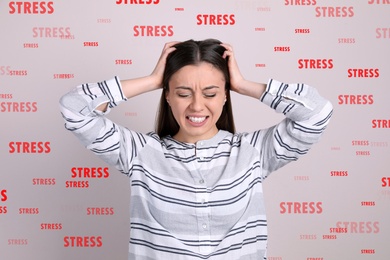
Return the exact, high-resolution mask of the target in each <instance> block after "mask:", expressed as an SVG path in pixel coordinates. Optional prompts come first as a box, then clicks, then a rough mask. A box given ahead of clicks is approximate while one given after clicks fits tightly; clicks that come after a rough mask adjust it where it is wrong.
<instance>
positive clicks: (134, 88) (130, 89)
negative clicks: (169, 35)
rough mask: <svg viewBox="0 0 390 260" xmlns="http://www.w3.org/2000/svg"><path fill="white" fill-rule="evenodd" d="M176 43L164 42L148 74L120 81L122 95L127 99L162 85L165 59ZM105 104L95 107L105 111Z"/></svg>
mask: <svg viewBox="0 0 390 260" xmlns="http://www.w3.org/2000/svg"><path fill="white" fill-rule="evenodd" d="M176 43H177V42H169V43H166V44H165V46H164V49H163V51H162V53H161V56H160V58H159V60H158V62H157V65H156V67H155V68H154V70H153V72H152V73H151V74H150V75H149V76H146V77H141V78H135V79H127V80H122V81H120V85H121V89H122V91H123V95H124V96H125V97H126V98H128V99H129V98H132V97H135V96H137V95H140V94H142V93H146V92H149V91H153V90H156V89H159V88H161V87H162V78H163V73H164V69H165V60H166V58H167V56H168V54H169V53H171V52H172V51H174V50H175V48H174V47H172V46H173V45H174V44H176ZM107 106H108V103H103V104H100V105H99V106H98V107H97V108H96V109H97V110H99V111H106V109H107Z"/></svg>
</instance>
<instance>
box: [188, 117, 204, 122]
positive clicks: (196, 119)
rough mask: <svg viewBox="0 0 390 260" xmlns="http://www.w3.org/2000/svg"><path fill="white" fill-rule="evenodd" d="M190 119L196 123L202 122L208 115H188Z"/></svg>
mask: <svg viewBox="0 0 390 260" xmlns="http://www.w3.org/2000/svg"><path fill="white" fill-rule="evenodd" d="M188 119H189V120H191V121H192V122H194V123H202V122H203V121H204V120H206V117H192V116H190V117H188Z"/></svg>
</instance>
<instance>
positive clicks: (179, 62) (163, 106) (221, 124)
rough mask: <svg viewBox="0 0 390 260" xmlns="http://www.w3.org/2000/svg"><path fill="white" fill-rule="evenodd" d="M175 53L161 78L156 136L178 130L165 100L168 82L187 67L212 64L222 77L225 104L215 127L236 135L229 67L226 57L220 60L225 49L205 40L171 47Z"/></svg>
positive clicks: (167, 61) (210, 40) (168, 58)
mask: <svg viewBox="0 0 390 260" xmlns="http://www.w3.org/2000/svg"><path fill="white" fill-rule="evenodd" d="M174 47H175V48H176V50H175V51H173V52H171V53H170V54H169V55H168V57H167V60H166V65H165V70H164V75H163V91H162V93H161V98H160V104H159V109H158V112H157V118H156V133H157V134H158V135H159V136H160V138H162V137H164V136H167V135H170V136H174V135H175V134H176V133H177V132H178V131H179V125H178V123H177V122H176V120H175V118H174V117H173V114H172V111H171V108H170V106H169V104H168V102H167V101H166V94H167V92H168V91H169V81H170V79H171V77H172V75H173V74H175V73H176V72H177V71H178V70H179V69H181V68H182V67H184V66H187V65H196V64H199V63H200V62H207V63H210V64H212V65H213V66H214V67H215V68H217V69H218V70H220V71H221V72H222V73H223V75H224V78H225V82H226V84H225V90H226V102H225V105H224V107H223V110H222V114H221V116H220V117H219V119H218V121H217V123H216V126H217V128H218V129H219V130H226V131H229V132H231V133H235V131H236V130H235V126H234V120H233V112H232V104H231V99H230V75H229V68H228V64H227V62H228V57H227V58H226V59H224V58H223V57H222V55H223V53H224V52H225V50H226V49H225V47H223V46H222V45H221V42H220V41H218V40H215V39H207V40H204V41H194V40H188V41H184V42H180V43H178V44H176V45H175V46H174Z"/></svg>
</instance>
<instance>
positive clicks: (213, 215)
mask: <svg viewBox="0 0 390 260" xmlns="http://www.w3.org/2000/svg"><path fill="white" fill-rule="evenodd" d="M161 88H162V96H161V101H160V109H159V115H158V121H157V125H156V132H151V133H148V134H141V133H137V132H135V131H131V130H128V129H126V128H124V127H121V126H119V125H116V124H115V123H113V122H111V121H110V120H108V119H107V118H105V117H104V115H105V114H106V113H108V112H109V110H110V109H111V108H113V107H115V106H117V105H119V104H120V103H121V102H123V101H126V100H127V99H129V98H131V97H134V96H136V95H139V94H142V93H145V92H148V91H152V90H156V89H161ZM230 91H235V92H237V93H240V94H242V95H246V96H250V97H253V98H256V99H259V100H260V101H262V102H263V103H265V104H267V105H269V106H270V107H271V108H273V109H275V110H276V111H277V112H280V113H283V114H285V115H286V119H284V120H283V121H281V122H280V123H279V124H278V125H276V126H273V127H271V128H269V129H264V130H259V131H255V132H253V133H235V128H234V122H233V116H232V111H231V103H230ZM60 103H61V111H62V114H63V117H64V119H65V126H66V128H67V129H68V130H70V131H72V132H73V133H74V134H75V135H76V136H77V137H78V138H80V140H81V141H82V143H83V144H84V145H85V146H86V147H87V148H88V149H90V150H91V151H93V152H94V153H95V154H97V155H98V156H100V157H101V158H102V159H103V160H105V161H106V162H107V163H109V164H111V165H115V166H116V168H117V169H118V170H119V171H120V172H122V173H124V174H126V175H128V177H129V178H130V186H131V187H130V192H131V203H130V229H131V230H130V242H129V259H137V260H151V259H170V260H175V259H213V260H216V259H229V260H234V259H256V260H257V259H266V246H267V220H266V215H265V207H264V201H263V200H264V199H263V189H262V182H263V181H264V180H265V179H266V178H267V177H268V175H269V174H270V173H271V172H272V171H275V170H276V169H278V168H280V167H282V166H283V165H285V164H287V163H288V162H291V161H295V160H297V159H298V157H299V156H301V155H303V154H306V153H307V151H308V149H309V148H310V147H311V145H312V144H313V143H315V142H317V141H318V140H319V138H320V136H321V134H322V132H323V131H324V129H325V128H326V125H327V124H328V122H329V118H330V116H331V114H332V105H331V104H330V103H329V101H327V100H326V99H324V98H322V97H321V96H319V94H318V93H317V91H316V90H315V89H314V88H312V87H309V86H307V85H305V84H283V83H280V82H278V81H275V80H270V81H269V82H268V84H261V83H255V82H250V81H248V80H246V79H244V78H243V76H242V75H241V73H240V71H239V69H238V66H237V63H236V60H235V57H234V53H233V50H232V48H231V46H230V45H228V44H223V43H221V42H219V41H217V40H212V39H210V40H205V41H193V40H189V41H185V42H171V43H167V44H166V45H165V46H164V49H163V52H162V54H161V57H160V59H159V61H158V63H157V65H156V67H155V69H154V71H153V72H152V73H151V74H150V75H149V76H146V77H142V78H136V79H130V80H122V81H121V80H119V78H118V77H115V78H114V79H111V80H107V81H104V82H101V83H94V84H84V85H81V86H78V87H77V88H76V89H74V90H73V91H71V92H70V93H68V94H66V95H64V96H63V97H62V99H61V101H60Z"/></svg>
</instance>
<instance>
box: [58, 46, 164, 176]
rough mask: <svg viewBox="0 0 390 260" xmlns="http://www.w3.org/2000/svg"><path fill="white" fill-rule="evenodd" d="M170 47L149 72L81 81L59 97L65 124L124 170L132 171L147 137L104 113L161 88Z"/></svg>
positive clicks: (81, 139) (83, 140) (109, 160)
mask: <svg viewBox="0 0 390 260" xmlns="http://www.w3.org/2000/svg"><path fill="white" fill-rule="evenodd" d="M170 51H172V48H171V47H170V44H167V45H166V46H165V48H164V50H163V53H162V55H161V57H160V60H159V61H158V63H157V66H156V68H155V69H154V71H153V72H152V74H151V75H149V76H146V77H142V78H136V79H129V80H123V81H120V80H119V78H118V77H115V78H113V79H110V80H106V81H103V82H99V83H91V84H82V85H80V86H77V87H76V88H75V89H73V90H71V91H70V92H69V93H67V94H65V95H64V96H62V97H61V99H60V109H61V113H62V116H63V118H64V120H65V128H66V129H67V130H69V131H71V132H72V133H74V134H75V135H76V136H77V137H78V138H79V139H80V141H81V142H82V144H83V145H84V146H85V147H86V148H88V149H89V150H91V151H92V152H94V153H95V154H96V155H98V156H99V157H101V158H102V159H103V160H104V161H106V162H107V163H108V164H110V165H114V166H116V168H117V169H118V170H120V171H122V172H123V173H128V172H129V169H130V168H131V165H132V159H133V158H134V157H135V156H137V152H138V151H139V149H141V148H142V147H143V146H144V145H145V143H146V139H145V138H146V137H145V136H144V135H142V134H139V133H137V132H134V131H130V130H127V129H125V128H124V127H121V126H119V125H117V124H115V123H113V122H112V121H110V120H109V119H107V118H106V117H105V115H106V114H107V113H109V111H110V109H111V108H114V107H116V106H118V105H119V104H121V103H122V102H124V101H126V100H127V99H128V98H131V97H133V96H135V95H139V94H142V93H145V92H147V91H152V90H154V89H158V88H159V87H160V86H161V82H162V73H163V71H164V67H165V58H166V56H167V55H168V53H169V52H170Z"/></svg>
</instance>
